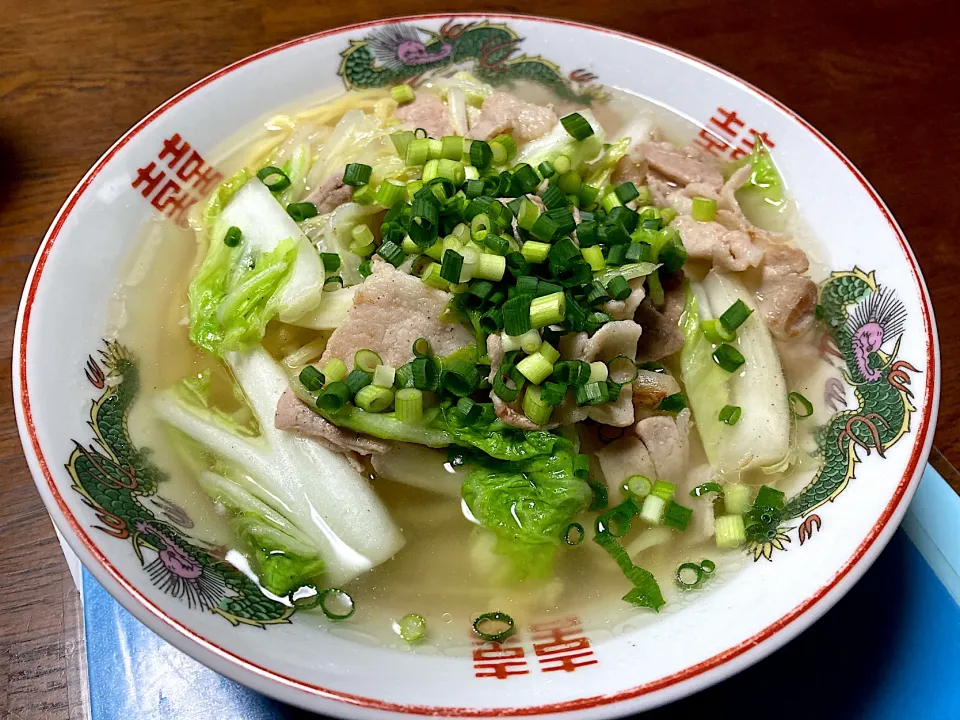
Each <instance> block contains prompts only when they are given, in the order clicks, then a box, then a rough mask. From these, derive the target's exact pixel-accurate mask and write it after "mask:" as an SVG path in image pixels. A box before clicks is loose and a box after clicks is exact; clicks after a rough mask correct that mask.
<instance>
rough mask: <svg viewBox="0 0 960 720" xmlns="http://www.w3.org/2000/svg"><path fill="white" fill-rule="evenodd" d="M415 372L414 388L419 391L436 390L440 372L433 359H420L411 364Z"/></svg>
mask: <svg viewBox="0 0 960 720" xmlns="http://www.w3.org/2000/svg"><path fill="white" fill-rule="evenodd" d="M410 369H411V370H412V371H413V386H414V387H415V388H416V389H417V390H436V389H437V386H438V383H439V380H440V371H439V370H438V369H437V366H436V364H435V363H434V361H433V359H432V358H426V357H419V358H417V359H416V360H414V361H413V362H411V363H410Z"/></svg>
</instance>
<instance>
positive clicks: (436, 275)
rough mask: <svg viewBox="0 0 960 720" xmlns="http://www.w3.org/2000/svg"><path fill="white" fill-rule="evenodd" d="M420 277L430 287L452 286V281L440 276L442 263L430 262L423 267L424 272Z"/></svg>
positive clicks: (444, 287) (442, 287)
mask: <svg viewBox="0 0 960 720" xmlns="http://www.w3.org/2000/svg"><path fill="white" fill-rule="evenodd" d="M420 279H421V280H423V282H424V283H426V284H427V285H429V286H430V287H435V288H437V289H439V290H447V289H448V288H449V287H450V283H449V282H447V281H446V280H444V279H443V278H442V277H440V265H439V264H438V263H435V262H432V263H430V264H428V265H427V266H426V267H425V268H424V269H423V274H422V275H421V276H420Z"/></svg>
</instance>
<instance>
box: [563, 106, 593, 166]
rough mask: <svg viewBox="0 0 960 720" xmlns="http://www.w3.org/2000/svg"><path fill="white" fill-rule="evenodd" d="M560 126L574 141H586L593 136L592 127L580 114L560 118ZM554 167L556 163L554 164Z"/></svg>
mask: <svg viewBox="0 0 960 720" xmlns="http://www.w3.org/2000/svg"><path fill="white" fill-rule="evenodd" d="M560 124H561V125H563V129H564V130H566V131H567V133H569V134H570V136H571V137H573V139H574V140H579V141H582V140H586V139H587V138H588V137H590V136H591V135H593V127H591V125H590V123H588V122H587V121H586V119H585V118H584V117H583V115H581V114H580V113H570V114H569V115H567V116H565V117H562V118H560ZM554 166H555V167H556V163H554Z"/></svg>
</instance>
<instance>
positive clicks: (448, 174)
mask: <svg viewBox="0 0 960 720" xmlns="http://www.w3.org/2000/svg"><path fill="white" fill-rule="evenodd" d="M431 162H432V161H431ZM428 165H429V163H428ZM436 168H437V170H436V177H438V178H446V179H447V180H449V181H450V182H452V183H453V184H454V185H455V186H456V187H460V186H461V185H463V183H464V182H466V180H467V177H466V173H465V171H464V169H463V163H462V162H459V161H457V160H447V159H446V158H442V159H440V160H437V165H436ZM423 177H424V182H428V181H429V180H433V179H434V178H428V177H427V171H426V169H424V171H423Z"/></svg>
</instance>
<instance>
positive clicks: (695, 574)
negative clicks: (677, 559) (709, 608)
mask: <svg viewBox="0 0 960 720" xmlns="http://www.w3.org/2000/svg"><path fill="white" fill-rule="evenodd" d="M701 582H703V568H701V567H700V566H699V565H697V564H696V563H692V562H686V563H683V564H682V565H681V566H680V567H678V568H677V575H676V583H677V587H678V588H680V589H681V590H693V589H694V588H696V587H699V586H700V583H701Z"/></svg>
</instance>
